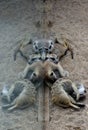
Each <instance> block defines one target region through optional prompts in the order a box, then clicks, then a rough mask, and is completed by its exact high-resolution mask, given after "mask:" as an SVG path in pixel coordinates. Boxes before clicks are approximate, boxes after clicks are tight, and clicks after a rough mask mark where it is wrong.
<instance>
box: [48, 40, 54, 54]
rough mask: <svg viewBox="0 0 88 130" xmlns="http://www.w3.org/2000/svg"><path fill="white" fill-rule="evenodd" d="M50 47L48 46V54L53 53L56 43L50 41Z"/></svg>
mask: <svg viewBox="0 0 88 130" xmlns="http://www.w3.org/2000/svg"><path fill="white" fill-rule="evenodd" d="M48 43H49V46H48V52H49V53H51V52H52V51H53V49H54V42H53V41H52V40H48Z"/></svg>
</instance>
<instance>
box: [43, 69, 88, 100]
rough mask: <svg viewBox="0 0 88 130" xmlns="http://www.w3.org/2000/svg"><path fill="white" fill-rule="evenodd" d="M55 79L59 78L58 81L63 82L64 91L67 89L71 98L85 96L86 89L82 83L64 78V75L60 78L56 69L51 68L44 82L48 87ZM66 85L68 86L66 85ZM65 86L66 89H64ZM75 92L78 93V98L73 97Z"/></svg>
mask: <svg viewBox="0 0 88 130" xmlns="http://www.w3.org/2000/svg"><path fill="white" fill-rule="evenodd" d="M56 80H59V81H60V83H62V84H63V87H64V89H65V91H66V92H68V91H69V94H70V95H71V96H72V97H73V98H75V100H77V99H78V100H79V99H82V98H84V97H85V96H86V89H85V87H84V86H83V84H82V83H80V82H77V81H75V82H72V81H71V80H70V79H66V78H65V77H64V79H63V78H61V77H60V75H59V73H58V71H57V70H56V71H55V70H54V71H53V70H51V72H50V73H49V74H48V76H47V77H46V78H45V84H46V85H47V86H48V87H49V88H51V87H52V85H53V83H54V82H55V81H56ZM67 86H68V87H67ZM66 88H67V89H66ZM75 94H76V95H77V94H78V96H77V97H78V98H77V99H76V97H75Z"/></svg>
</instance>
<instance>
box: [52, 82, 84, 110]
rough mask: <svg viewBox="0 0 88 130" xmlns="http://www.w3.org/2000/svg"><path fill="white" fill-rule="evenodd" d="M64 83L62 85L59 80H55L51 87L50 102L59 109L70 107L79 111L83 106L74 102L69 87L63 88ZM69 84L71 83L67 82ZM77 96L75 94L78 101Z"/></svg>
mask: <svg viewBox="0 0 88 130" xmlns="http://www.w3.org/2000/svg"><path fill="white" fill-rule="evenodd" d="M65 82H66V81H65ZM65 82H64V83H63V82H62V81H61V82H60V80H57V81H56V82H55V83H54V84H53V85H52V87H51V95H52V102H53V103H54V104H56V105H59V106H61V107H72V108H75V109H77V110H79V109H80V108H81V107H84V106H85V105H84V104H82V103H78V102H76V100H75V99H74V98H73V97H72V96H71V95H70V88H69V86H68V85H67V86H64V84H65ZM69 82H70V83H71V81H69ZM70 87H72V89H74V85H73V84H72V86H70ZM78 98H79V95H78V92H76V99H77V100H78Z"/></svg>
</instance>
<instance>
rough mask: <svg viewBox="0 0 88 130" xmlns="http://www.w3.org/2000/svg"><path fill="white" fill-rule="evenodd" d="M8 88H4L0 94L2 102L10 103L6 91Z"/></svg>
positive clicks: (7, 91)
mask: <svg viewBox="0 0 88 130" xmlns="http://www.w3.org/2000/svg"><path fill="white" fill-rule="evenodd" d="M7 87H8V86H4V87H3V89H2V92H1V98H2V100H3V101H8V102H10V96H9V90H8V89H7Z"/></svg>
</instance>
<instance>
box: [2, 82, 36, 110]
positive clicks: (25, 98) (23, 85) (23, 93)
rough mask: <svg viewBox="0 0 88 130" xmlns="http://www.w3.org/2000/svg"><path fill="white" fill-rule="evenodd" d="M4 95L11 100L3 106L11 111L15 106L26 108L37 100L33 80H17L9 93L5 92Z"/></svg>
mask: <svg viewBox="0 0 88 130" xmlns="http://www.w3.org/2000/svg"><path fill="white" fill-rule="evenodd" d="M2 96H6V99H7V101H8V102H9V104H6V105H3V106H2V108H7V109H8V110H9V111H10V110H13V109H15V108H25V107H28V106H29V105H31V104H33V103H34V102H35V96H36V90H35V87H34V85H33V84H32V83H31V81H28V80H22V81H16V82H15V83H14V84H12V86H11V87H10V89H9V90H8V93H7V94H4V93H3V95H2ZM13 97H14V98H13Z"/></svg>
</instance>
